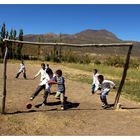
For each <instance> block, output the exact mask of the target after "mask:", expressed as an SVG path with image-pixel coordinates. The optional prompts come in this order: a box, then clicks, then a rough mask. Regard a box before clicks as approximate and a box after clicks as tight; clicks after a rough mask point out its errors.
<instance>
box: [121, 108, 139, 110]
mask: <svg viewBox="0 0 140 140" xmlns="http://www.w3.org/2000/svg"><path fill="white" fill-rule="evenodd" d="M122 109H128V110H129V109H140V107H122Z"/></svg>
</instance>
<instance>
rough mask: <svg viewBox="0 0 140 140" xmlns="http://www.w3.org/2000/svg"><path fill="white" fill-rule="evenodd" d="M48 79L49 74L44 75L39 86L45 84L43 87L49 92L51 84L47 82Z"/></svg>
mask: <svg viewBox="0 0 140 140" xmlns="http://www.w3.org/2000/svg"><path fill="white" fill-rule="evenodd" d="M49 80H50V76H49V75H48V74H46V75H45V77H44V79H43V80H42V81H41V82H40V84H39V85H40V86H42V85H45V89H46V90H47V91H49V92H50V88H51V85H50V84H48V81H49Z"/></svg>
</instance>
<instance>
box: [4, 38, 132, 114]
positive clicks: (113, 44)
mask: <svg viewBox="0 0 140 140" xmlns="http://www.w3.org/2000/svg"><path fill="white" fill-rule="evenodd" d="M3 42H5V44H6V50H5V56H4V60H3V64H4V70H3V90H2V114H5V113H6V112H5V107H6V77H7V76H6V75H7V54H8V43H9V42H14V43H22V44H30V45H40V46H42V45H45V46H46V45H47V46H62V47H63V46H67V47H79V48H82V47H97V48H100V47H122V46H124V47H128V52H127V56H126V60H125V65H124V69H123V73H122V77H121V81H120V83H119V87H118V90H117V93H116V97H115V101H114V108H116V106H117V104H118V102H119V99H120V95H121V91H122V88H123V85H124V83H125V79H126V76H127V70H128V67H129V60H130V56H131V51H132V48H133V43H109V44H69V43H43V42H28V41H18V40H10V39H4V40H3Z"/></svg>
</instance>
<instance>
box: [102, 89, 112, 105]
mask: <svg viewBox="0 0 140 140" xmlns="http://www.w3.org/2000/svg"><path fill="white" fill-rule="evenodd" d="M109 91H110V89H104V90H103V91H102V93H101V96H100V99H101V102H102V103H103V105H102V106H103V107H104V106H107V105H108V103H107V98H106V96H107V95H108V93H109Z"/></svg>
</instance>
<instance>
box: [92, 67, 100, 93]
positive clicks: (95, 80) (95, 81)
mask: <svg viewBox="0 0 140 140" xmlns="http://www.w3.org/2000/svg"><path fill="white" fill-rule="evenodd" d="M98 76H99V73H98V70H97V69H93V82H92V88H91V89H92V91H91V92H92V94H94V93H95V91H96V90H97V89H98V87H99V81H98Z"/></svg>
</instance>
